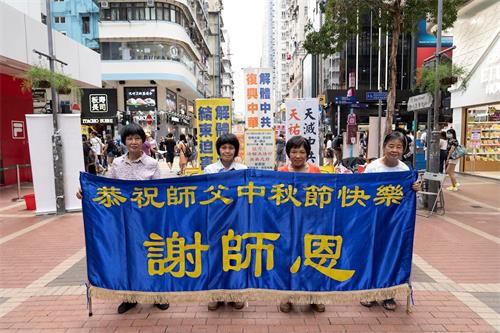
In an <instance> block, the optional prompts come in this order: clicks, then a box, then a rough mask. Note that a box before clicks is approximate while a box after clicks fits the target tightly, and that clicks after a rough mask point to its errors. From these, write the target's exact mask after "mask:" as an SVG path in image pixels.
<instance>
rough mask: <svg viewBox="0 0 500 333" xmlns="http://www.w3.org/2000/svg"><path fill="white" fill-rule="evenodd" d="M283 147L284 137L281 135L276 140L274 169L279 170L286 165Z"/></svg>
mask: <svg viewBox="0 0 500 333" xmlns="http://www.w3.org/2000/svg"><path fill="white" fill-rule="evenodd" d="M285 145H286V141H285V136H284V135H283V134H280V135H278V138H277V139H276V169H279V168H280V167H281V166H283V165H285V163H286V152H285Z"/></svg>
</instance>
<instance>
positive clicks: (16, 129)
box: [11, 120, 26, 140]
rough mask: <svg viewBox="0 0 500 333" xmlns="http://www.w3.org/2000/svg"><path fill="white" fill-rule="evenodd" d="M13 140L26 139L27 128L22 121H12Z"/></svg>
mask: <svg viewBox="0 0 500 333" xmlns="http://www.w3.org/2000/svg"><path fill="white" fill-rule="evenodd" d="M11 124H12V139H14V140H22V139H26V126H25V125H24V121H22V120H12V121H11Z"/></svg>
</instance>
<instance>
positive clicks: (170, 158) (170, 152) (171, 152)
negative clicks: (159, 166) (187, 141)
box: [165, 133, 176, 172]
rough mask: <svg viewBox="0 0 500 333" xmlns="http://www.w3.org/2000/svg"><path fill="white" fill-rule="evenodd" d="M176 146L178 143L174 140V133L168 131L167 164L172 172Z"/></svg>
mask: <svg viewBox="0 0 500 333" xmlns="http://www.w3.org/2000/svg"><path fill="white" fill-rule="evenodd" d="M175 146H176V143H175V140H174V135H173V134H172V133H168V134H167V139H166V140H165V151H166V153H165V159H166V160H167V165H168V168H169V169H170V172H172V167H173V164H174V157H175Z"/></svg>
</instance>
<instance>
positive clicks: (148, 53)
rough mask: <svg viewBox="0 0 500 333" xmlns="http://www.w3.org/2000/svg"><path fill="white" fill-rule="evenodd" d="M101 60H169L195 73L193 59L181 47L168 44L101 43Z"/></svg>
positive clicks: (146, 42)
mask: <svg viewBox="0 0 500 333" xmlns="http://www.w3.org/2000/svg"><path fill="white" fill-rule="evenodd" d="M101 59H102V60H155V61H158V60H170V61H177V62H180V63H182V64H183V65H184V66H186V67H187V68H188V69H189V70H190V71H191V72H192V73H195V63H196V62H195V60H194V59H195V58H194V56H193V55H191V54H190V53H189V52H187V51H186V50H185V49H184V48H183V47H182V46H180V45H179V44H175V43H168V42H161V43H159V42H153V41H145V42H132V41H131V42H123V43H121V42H102V43H101Z"/></svg>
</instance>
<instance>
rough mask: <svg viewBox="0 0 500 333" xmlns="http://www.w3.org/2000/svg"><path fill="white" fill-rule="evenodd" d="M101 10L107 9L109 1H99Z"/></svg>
mask: <svg viewBox="0 0 500 333" xmlns="http://www.w3.org/2000/svg"><path fill="white" fill-rule="evenodd" d="M100 4H101V8H104V9H107V8H109V1H101V2H100Z"/></svg>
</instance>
